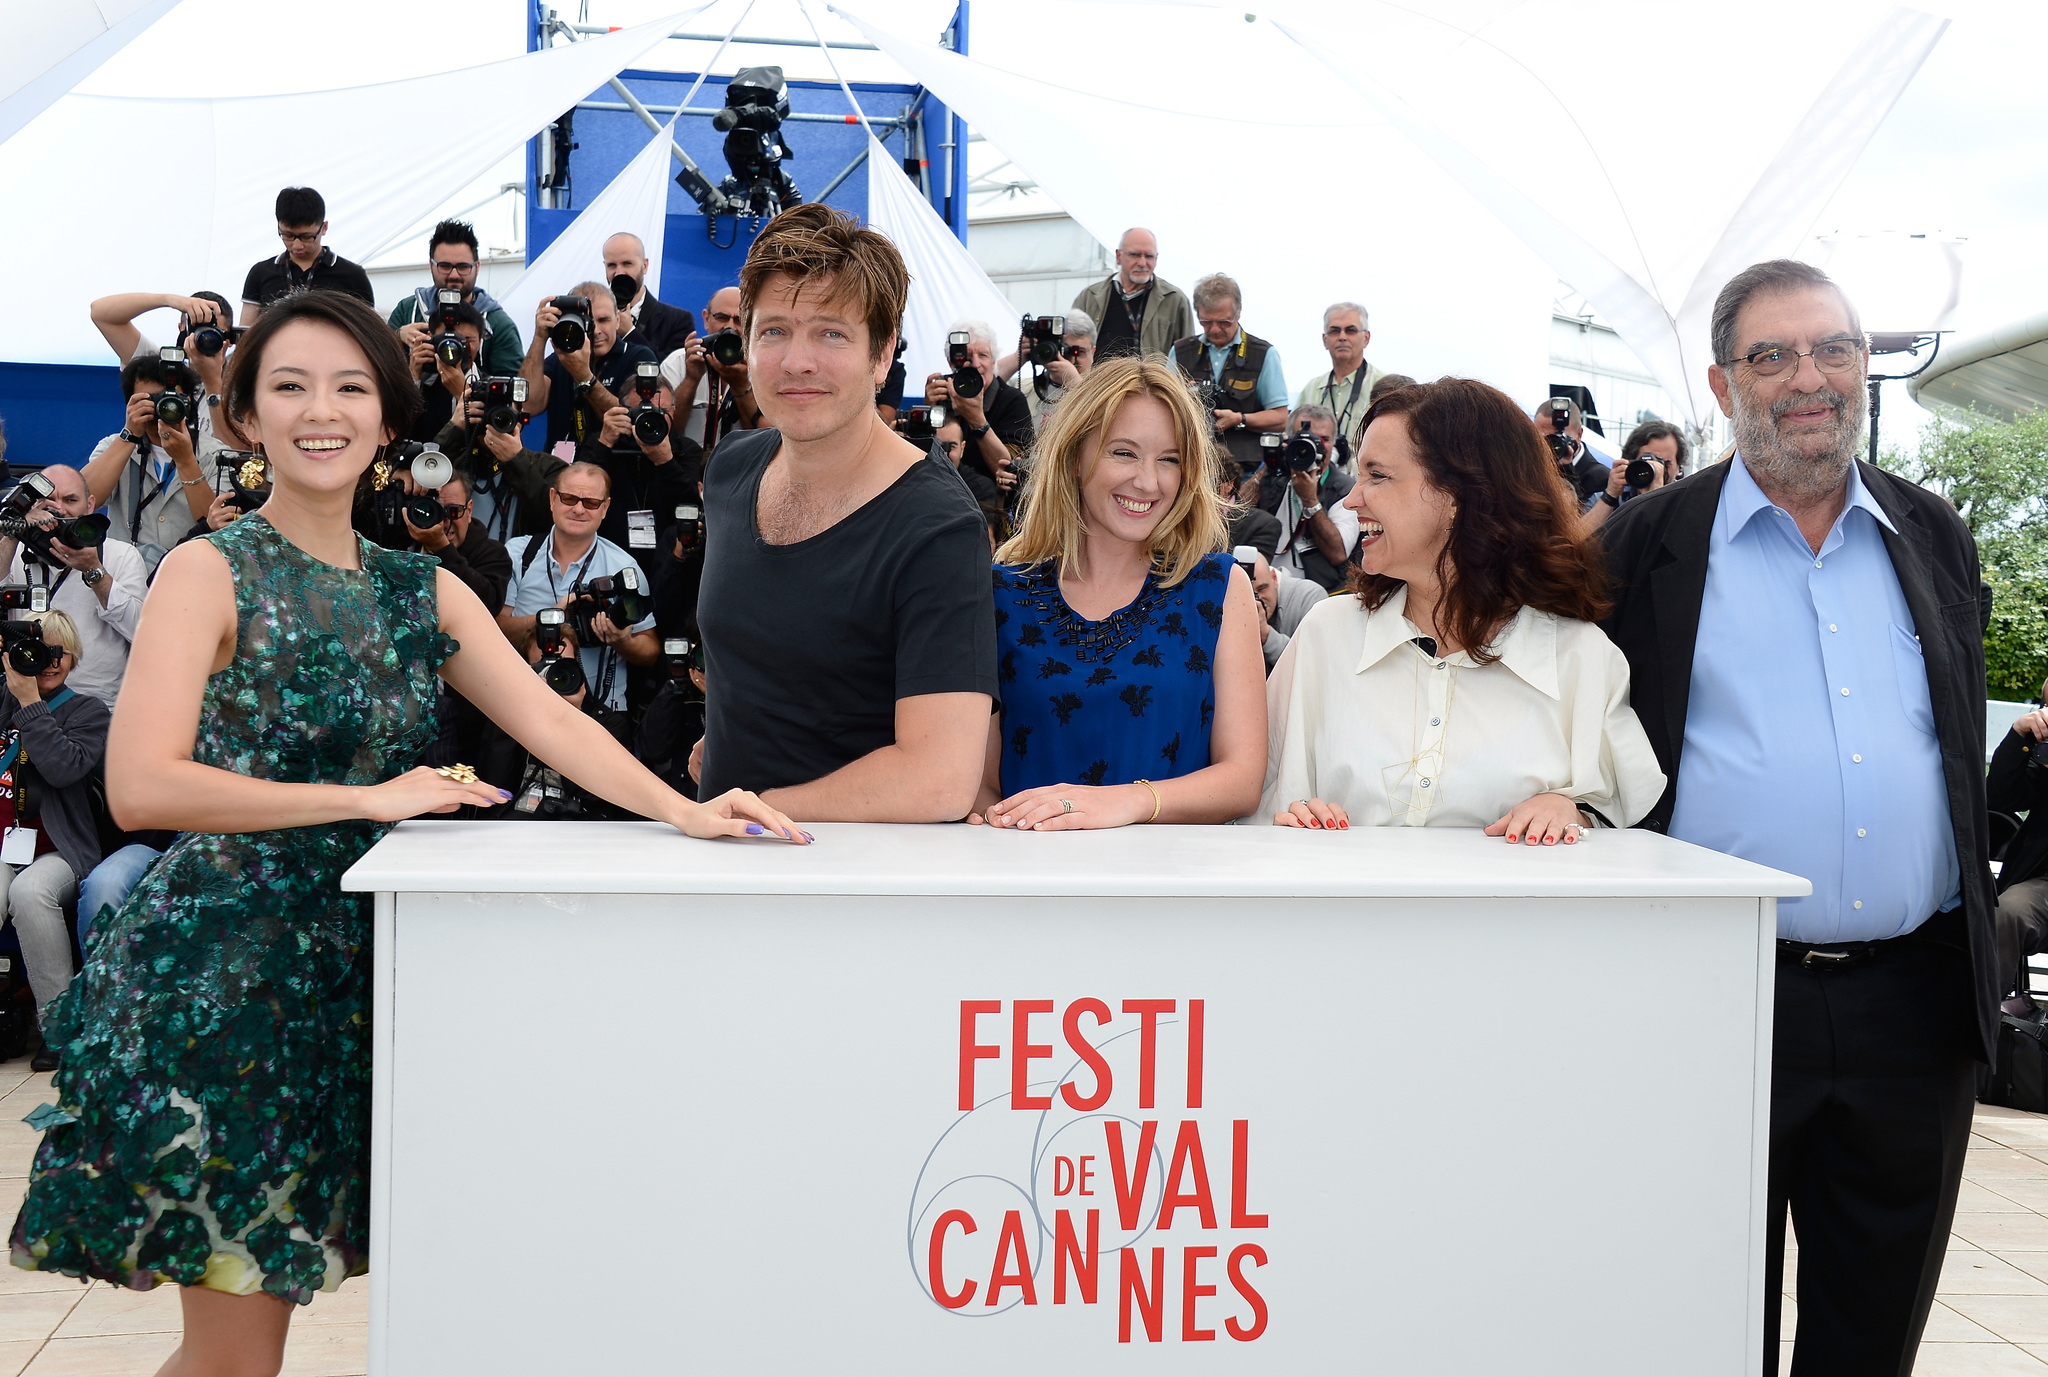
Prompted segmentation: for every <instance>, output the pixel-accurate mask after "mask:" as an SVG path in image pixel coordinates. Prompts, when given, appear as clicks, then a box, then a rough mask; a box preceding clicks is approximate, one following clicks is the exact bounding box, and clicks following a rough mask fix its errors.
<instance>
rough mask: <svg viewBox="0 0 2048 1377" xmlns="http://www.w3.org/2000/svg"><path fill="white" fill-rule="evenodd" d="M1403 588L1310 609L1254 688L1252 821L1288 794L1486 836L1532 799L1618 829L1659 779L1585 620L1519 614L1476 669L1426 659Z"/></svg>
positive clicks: (1357, 812) (1386, 819)
mask: <svg viewBox="0 0 2048 1377" xmlns="http://www.w3.org/2000/svg"><path fill="white" fill-rule="evenodd" d="M1407 605H1408V590H1407V589H1405V588H1403V589H1400V590H1399V591H1397V592H1396V593H1395V594H1394V595H1393V596H1392V597H1390V598H1388V599H1387V601H1386V602H1385V603H1384V604H1382V605H1381V607H1380V608H1379V610H1378V611H1376V612H1367V611H1366V610H1365V607H1364V606H1363V605H1362V604H1361V603H1360V602H1359V600H1358V599H1357V597H1355V596H1353V595H1350V594H1341V593H1340V594H1338V595H1337V596H1335V597H1333V598H1330V599H1329V600H1328V601H1326V602H1324V603H1322V604H1320V605H1319V606H1317V607H1316V608H1315V609H1314V610H1313V611H1311V612H1310V613H1309V614H1308V616H1307V617H1306V618H1305V619H1304V620H1303V621H1302V624H1301V628H1300V630H1298V631H1296V632H1295V633H1294V640H1293V642H1292V643H1291V644H1290V645H1289V646H1288V647H1287V650H1286V653H1285V654H1283V655H1282V656H1281V657H1280V663H1279V664H1277V665H1275V666H1274V667H1273V673H1272V677H1271V678H1269V679H1268V680H1267V682H1266V714H1267V722H1268V737H1267V747H1266V791H1265V796H1264V797H1263V798H1262V799H1261V800H1260V803H1259V812H1258V814H1257V815H1256V816H1255V817H1254V818H1250V819H1247V821H1253V822H1270V821H1272V818H1273V815H1274V814H1275V813H1277V812H1280V811H1282V810H1284V809H1285V808H1286V807H1287V806H1288V805H1289V804H1291V803H1293V802H1295V801H1296V800H1298V799H1306V798H1320V799H1323V800H1325V801H1327V802H1330V803H1336V804H1341V805H1342V806H1343V808H1344V810H1345V812H1347V813H1349V814H1350V816H1351V822H1352V824H1353V825H1354V826H1360V827H1387V826H1399V827H1485V826H1488V825H1489V824H1491V823H1493V822H1495V821H1497V820H1498V819H1499V818H1501V817H1502V816H1504V815H1505V814H1506V813H1507V811H1508V810H1509V809H1510V808H1513V807H1514V806H1515V805H1516V804H1517V803H1520V802H1522V801H1523V800H1524V799H1527V798H1530V797H1532V796H1534V795H1536V794H1542V793H1558V794H1563V795H1565V796H1566V797H1567V798H1571V799H1575V800H1577V801H1578V803H1579V805H1580V806H1581V807H1583V808H1585V809H1588V810H1590V811H1592V812H1594V813H1596V814H1597V815H1598V816H1599V817H1601V818H1603V819H1605V820H1606V821H1607V822H1608V823H1609V824H1611V825H1613V826H1616V827H1626V826H1628V825H1629V824H1631V823H1633V822H1635V821H1636V820H1637V819H1639V818H1641V817H1642V816H1643V815H1644V814H1645V813H1647V812H1649V811H1650V809H1651V808H1652V807H1653V806H1655V804H1656V802H1657V799H1658V798H1659V797H1660V796H1661V795H1662V794H1663V792H1664V772H1663V771H1662V770H1660V769H1659V768H1658V766H1657V757H1656V754H1655V753H1654V752H1653V751H1652V750H1651V749H1650V741H1649V738H1648V737H1647V736H1645V735H1644V734H1643V727H1642V724H1641V723H1640V722H1638V721H1637V720H1636V715H1635V711H1634V710H1633V709H1632V708H1630V707H1629V705H1628V661H1627V660H1625V659H1624V658H1623V657H1622V654H1621V652H1620V651H1619V650H1618V649H1616V648H1615V646H1614V643H1613V642H1612V641H1610V640H1608V639H1607V636H1606V633H1604V632H1603V631H1601V630H1600V628H1599V627H1597V626H1594V625H1593V624H1592V623H1590V622H1582V621H1574V620H1571V619H1569V618H1565V617H1558V616H1555V615H1553V614H1551V613H1548V612H1538V611H1535V610H1534V609H1532V608H1528V607H1524V608H1522V609H1521V610H1520V611H1518V612H1517V613H1516V614H1515V615H1514V618H1513V619H1512V620H1511V621H1509V622H1508V624H1507V626H1506V627H1504V628H1503V629H1502V631H1501V633H1500V635H1499V636H1498V637H1496V638H1495V641H1494V644H1493V646H1492V649H1493V650H1494V652H1495V653H1496V654H1497V655H1498V656H1499V658H1498V659H1496V660H1494V661H1493V662H1492V663H1490V664H1485V665H1479V664H1475V663H1473V660H1472V658H1471V656H1469V655H1467V654H1465V653H1464V652H1463V651H1460V652H1458V653H1456V654H1454V655H1449V656H1442V657H1439V656H1433V655H1431V654H1429V653H1427V652H1426V651H1425V650H1424V649H1423V647H1422V646H1421V645H1418V644H1417V643H1416V638H1417V637H1418V636H1420V635H1421V634H1422V633H1421V632H1419V631H1417V630H1416V628H1415V625H1414V623H1412V622H1410V621H1409V620H1408V618H1407V616H1406V615H1405V612H1406V608H1407Z"/></svg>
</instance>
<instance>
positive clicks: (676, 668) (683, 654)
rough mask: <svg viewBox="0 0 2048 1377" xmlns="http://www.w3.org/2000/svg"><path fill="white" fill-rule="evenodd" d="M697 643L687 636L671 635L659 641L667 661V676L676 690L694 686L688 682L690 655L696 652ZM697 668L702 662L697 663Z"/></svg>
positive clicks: (688, 688) (686, 689)
mask: <svg viewBox="0 0 2048 1377" xmlns="http://www.w3.org/2000/svg"><path fill="white" fill-rule="evenodd" d="M696 650H697V644H696V642H694V641H692V640H691V639H690V638H689V637H687V636H671V637H669V638H668V639H667V640H665V641H663V642H662V643H661V655H662V658H663V659H664V660H666V661H667V662H668V677H669V678H670V679H671V680H673V681H674V682H675V685H676V688H677V691H679V692H687V691H689V690H691V689H694V688H696V685H695V684H693V683H692V682H690V669H691V665H692V663H693V662H692V659H691V657H692V656H693V655H694V654H695V653H696ZM696 667H697V668H699V669H702V668H703V665H702V664H697V666H696Z"/></svg>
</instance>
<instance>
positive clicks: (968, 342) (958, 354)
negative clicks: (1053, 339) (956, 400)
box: [946, 316, 1065, 397]
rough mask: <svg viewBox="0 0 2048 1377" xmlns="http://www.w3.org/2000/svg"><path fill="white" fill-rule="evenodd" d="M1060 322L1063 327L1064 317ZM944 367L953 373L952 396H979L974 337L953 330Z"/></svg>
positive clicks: (979, 383) (947, 341)
mask: <svg viewBox="0 0 2048 1377" xmlns="http://www.w3.org/2000/svg"><path fill="white" fill-rule="evenodd" d="M1061 321H1062V324H1063V325H1064V322H1065V317H1064V316H1063V317H1061ZM946 367H948V368H950V369H951V370H952V371H953V392H954V395H956V396H960V397H979V396H980V395H981V370H980V369H979V368H976V367H975V366H974V337H973V336H972V335H970V334H968V333H967V332H966V331H965V330H955V331H954V332H953V333H952V334H950V335H947V336H946Z"/></svg>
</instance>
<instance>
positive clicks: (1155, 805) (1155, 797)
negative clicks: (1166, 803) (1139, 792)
mask: <svg viewBox="0 0 2048 1377" xmlns="http://www.w3.org/2000/svg"><path fill="white" fill-rule="evenodd" d="M1138 783H1140V784H1142V785H1144V786H1145V787H1146V788H1147V789H1151V790H1152V816H1151V817H1149V818H1146V819H1145V821H1147V822H1157V821H1159V809H1160V807H1161V804H1160V801H1159V790H1157V789H1156V788H1153V786H1152V781H1151V780H1149V779H1141V780H1139V781H1138Z"/></svg>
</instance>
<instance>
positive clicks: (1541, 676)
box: [1340, 587, 1559, 699]
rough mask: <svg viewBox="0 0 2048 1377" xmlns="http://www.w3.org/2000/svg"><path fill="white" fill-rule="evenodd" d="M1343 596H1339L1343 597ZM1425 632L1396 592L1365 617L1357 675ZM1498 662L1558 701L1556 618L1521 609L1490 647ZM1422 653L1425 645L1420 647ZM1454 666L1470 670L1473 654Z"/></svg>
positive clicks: (1459, 657)
mask: <svg viewBox="0 0 2048 1377" xmlns="http://www.w3.org/2000/svg"><path fill="white" fill-rule="evenodd" d="M1340 596H1341V595H1340ZM1421 634H1422V633H1421V632H1420V631H1418V630H1416V629H1415V623H1414V622H1411V621H1409V620H1408V590H1407V589H1406V588H1405V587H1404V588H1398V589H1396V590H1395V591H1394V595H1393V596H1392V597H1390V598H1388V599H1387V600H1386V601H1385V602H1383V603H1381V604H1380V606H1379V610H1378V611H1376V612H1373V613H1370V614H1369V615H1368V616H1367V617H1366V619H1365V644H1364V646H1363V647H1362V648H1361V649H1360V651H1359V654H1358V669H1357V670H1356V671H1355V672H1356V673H1359V674H1363V673H1365V672H1366V671H1367V670H1369V669H1371V668H1372V667H1373V666H1374V665H1376V664H1378V663H1379V662H1380V661H1381V660H1384V659H1386V658H1387V656H1388V655H1390V654H1392V653H1393V652H1394V651H1396V650H1398V649H1400V648H1401V647H1402V646H1405V645H1409V644H1411V643H1412V642H1413V641H1414V640H1415V638H1416V637H1417V636H1419V635H1421ZM1490 648H1491V649H1492V651H1493V653H1494V654H1495V656H1497V657H1498V659H1499V662H1500V663H1501V664H1502V665H1504V666H1506V667H1507V668H1508V669H1509V670H1511V671H1513V673H1514V675H1515V677H1516V678H1518V679H1520V680H1521V681H1522V682H1523V683H1525V684H1527V685H1529V687H1530V688H1533V689H1535V690H1536V691H1537V692H1538V693H1541V694H1543V695H1544V696H1545V697H1547V698H1553V699H1555V698H1558V697H1559V694H1558V690H1557V618H1556V617H1554V616H1552V615H1551V614H1550V613H1548V612H1539V611H1537V610H1536V609H1535V608H1533V607H1521V608H1517V609H1516V610H1515V615H1514V616H1513V617H1511V618H1509V620H1508V624H1507V625H1506V626H1505V627H1502V628H1501V632H1500V634H1499V635H1498V636H1496V637H1494V640H1493V645H1492V646H1491V647H1490ZM1416 653H1417V654H1421V653H1422V650H1421V647H1419V646H1418V647H1416ZM1449 658H1450V660H1451V662H1452V663H1453V664H1456V665H1459V666H1460V667H1470V666H1471V664H1472V663H1473V661H1472V658H1471V656H1469V655H1466V654H1465V653H1464V652H1463V651H1460V652H1459V653H1458V654H1456V655H1453V656H1450V657H1449Z"/></svg>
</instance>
